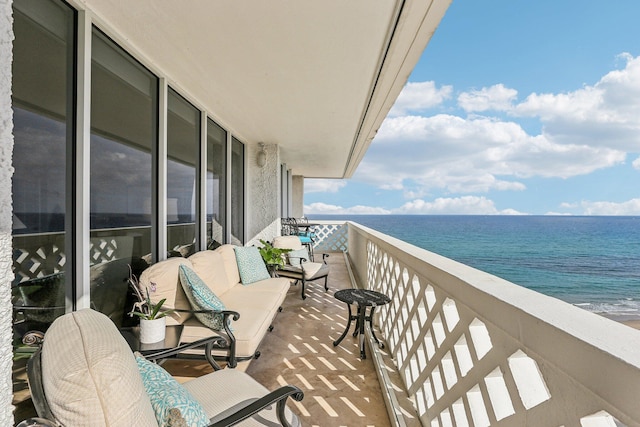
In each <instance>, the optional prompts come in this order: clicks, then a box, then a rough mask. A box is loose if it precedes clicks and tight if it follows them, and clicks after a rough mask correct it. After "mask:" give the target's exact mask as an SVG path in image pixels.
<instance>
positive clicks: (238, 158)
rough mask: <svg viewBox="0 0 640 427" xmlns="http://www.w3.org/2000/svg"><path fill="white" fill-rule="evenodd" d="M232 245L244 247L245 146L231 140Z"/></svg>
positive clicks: (235, 140)
mask: <svg viewBox="0 0 640 427" xmlns="http://www.w3.org/2000/svg"><path fill="white" fill-rule="evenodd" d="M231 243H233V244H234V245H244V144H243V143H241V142H240V141H238V140H237V139H236V138H232V139H231Z"/></svg>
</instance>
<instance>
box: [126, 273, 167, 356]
mask: <svg viewBox="0 0 640 427" xmlns="http://www.w3.org/2000/svg"><path fill="white" fill-rule="evenodd" d="M150 285H151V286H150V287H146V286H145V287H143V286H142V285H141V284H140V282H139V280H138V278H137V277H136V276H135V275H134V274H133V273H132V272H131V267H129V286H131V288H132V289H133V292H134V294H135V296H136V298H137V299H138V301H137V302H136V303H134V304H133V309H132V310H131V311H130V312H129V315H130V316H137V317H139V318H140V342H141V343H145V344H146V343H154V342H159V341H162V340H164V337H165V332H166V331H165V328H166V316H167V314H169V313H171V312H173V310H163V309H162V306H163V304H164V303H165V301H166V300H167V299H166V298H162V299H161V300H160V301H158V302H156V303H154V302H152V301H151V293H153V292H155V291H156V284H155V283H153V282H150Z"/></svg>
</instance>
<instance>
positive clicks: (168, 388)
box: [136, 353, 209, 427]
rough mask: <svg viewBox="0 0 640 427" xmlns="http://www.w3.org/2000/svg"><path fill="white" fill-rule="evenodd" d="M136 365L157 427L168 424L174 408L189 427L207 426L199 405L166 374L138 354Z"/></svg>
mask: <svg viewBox="0 0 640 427" xmlns="http://www.w3.org/2000/svg"><path fill="white" fill-rule="evenodd" d="M136 363H137V364H138V370H139V371H140V376H141V377H142V383H143V384H144V388H145V390H146V391H147V395H148V396H149V399H150V400H151V407H153V410H154V411H155V413H156V420H157V421H158V425H159V426H160V427H169V426H170V425H171V421H174V420H175V418H176V415H177V411H176V409H177V410H179V411H180V414H181V415H182V418H183V419H184V421H185V423H186V425H188V426H189V427H202V426H208V425H209V418H208V417H207V413H206V412H205V410H204V408H203V407H202V405H201V404H200V402H198V401H197V400H195V399H194V397H193V396H192V395H191V393H189V390H187V389H186V388H184V387H183V386H182V384H180V383H179V382H178V381H176V380H175V379H173V377H171V375H169V373H168V372H167V371H165V370H164V369H163V368H162V367H160V366H159V365H156V364H155V363H152V362H150V361H148V360H147V359H145V358H144V357H142V356H141V355H140V354H139V353H136ZM170 418H171V421H170Z"/></svg>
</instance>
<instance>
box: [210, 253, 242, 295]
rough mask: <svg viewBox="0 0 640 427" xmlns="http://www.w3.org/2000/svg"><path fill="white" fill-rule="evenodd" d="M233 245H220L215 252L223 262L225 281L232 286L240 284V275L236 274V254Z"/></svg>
mask: <svg viewBox="0 0 640 427" xmlns="http://www.w3.org/2000/svg"><path fill="white" fill-rule="evenodd" d="M233 247H234V246H233V245H222V246H220V247H219V248H218V249H216V250H215V252H217V253H219V254H220V255H221V256H222V260H223V262H224V270H225V272H226V273H227V280H228V281H229V283H232V284H233V285H237V284H238V283H240V274H239V273H238V264H236V252H235V251H234V249H233Z"/></svg>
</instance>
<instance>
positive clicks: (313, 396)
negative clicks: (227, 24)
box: [14, 253, 390, 427]
mask: <svg viewBox="0 0 640 427" xmlns="http://www.w3.org/2000/svg"><path fill="white" fill-rule="evenodd" d="M320 256H321V255H320V254H317V255H316V257H317V259H319V258H320ZM327 261H328V262H329V264H330V265H331V273H330V275H329V280H328V284H329V291H328V292H325V291H324V281H323V280H320V281H318V282H317V283H308V284H307V291H306V294H307V299H305V300H302V298H301V296H300V285H296V286H292V287H291V289H290V291H289V294H288V296H287V298H286V300H285V302H284V304H283V311H282V312H281V313H279V314H278V315H277V317H276V319H275V321H274V323H273V326H274V329H273V331H272V332H269V333H267V336H266V337H265V339H264V341H263V342H262V344H261V345H260V348H259V350H260V351H261V356H260V357H259V358H258V359H256V360H253V361H251V362H244V363H241V364H239V366H238V368H237V369H243V370H245V371H246V372H247V373H249V374H250V375H251V376H252V377H253V378H255V379H256V380H257V381H258V382H260V383H261V384H263V385H264V386H265V387H267V388H268V389H275V388H277V387H279V386H281V385H284V384H293V385H296V386H298V387H300V388H301V389H302V391H304V394H305V396H304V399H303V400H302V402H294V401H290V403H289V407H290V408H291V409H292V410H293V411H294V412H295V413H296V414H298V416H299V417H300V419H301V421H302V425H303V426H310V427H313V426H321V427H325V426H326V427H331V426H362V427H364V426H377V427H384V426H389V425H390V422H389V417H388V415H387V410H386V407H385V404H384V400H383V397H382V392H381V389H380V383H379V380H378V377H377V374H376V371H375V367H374V364H373V362H372V357H371V351H370V349H369V348H368V347H367V358H366V359H365V360H362V359H360V354H359V348H358V339H357V338H355V337H353V336H352V334H351V332H352V331H353V326H354V325H353V324H352V326H351V327H352V329H351V331H350V333H349V334H348V335H347V336H346V337H345V339H344V340H343V341H342V343H341V344H340V345H339V346H338V347H334V346H333V341H334V340H335V339H337V338H338V337H339V336H340V335H341V333H342V332H343V331H344V328H345V326H346V323H347V315H348V312H347V307H346V305H345V304H344V303H342V302H340V301H338V300H336V299H335V298H334V297H333V294H334V292H335V291H336V290H338V289H344V288H350V287H352V285H351V281H350V278H349V273H348V270H347V266H346V263H345V258H344V256H343V255H342V254H341V253H332V254H331V256H330V257H329V258H328V259H327ZM22 365H23V364H22ZM163 366H164V368H165V369H167V370H168V371H169V372H171V374H172V375H174V376H175V377H176V378H177V379H178V380H179V381H180V380H185V379H188V378H190V377H198V376H201V375H204V374H206V373H208V372H211V367H210V366H209V365H208V364H207V363H206V362H200V361H192V360H168V361H166V362H165V363H164V364H163ZM14 405H16V416H15V417H16V422H18V421H20V420H21V419H24V418H25V417H28V416H33V415H35V412H34V410H33V407H32V405H31V400H30V398H29V396H28V388H27V386H26V381H25V379H24V368H23V367H22V368H21V366H20V364H17V365H16V368H15V369H14Z"/></svg>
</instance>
